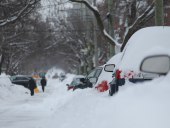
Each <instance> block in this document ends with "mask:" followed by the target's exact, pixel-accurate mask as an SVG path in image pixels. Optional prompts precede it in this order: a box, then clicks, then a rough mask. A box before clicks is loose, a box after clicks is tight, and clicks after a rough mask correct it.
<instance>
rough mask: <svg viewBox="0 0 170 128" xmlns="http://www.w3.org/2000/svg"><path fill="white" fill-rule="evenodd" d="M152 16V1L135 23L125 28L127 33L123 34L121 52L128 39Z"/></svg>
mask: <svg viewBox="0 0 170 128" xmlns="http://www.w3.org/2000/svg"><path fill="white" fill-rule="evenodd" d="M153 16H154V1H153V2H152V4H151V5H150V6H149V7H148V8H147V9H146V11H145V12H144V13H143V14H141V15H140V16H139V18H137V19H136V21H135V22H134V23H133V25H131V26H130V27H128V28H127V32H126V34H125V38H124V40H123V44H122V47H121V51H123V49H124V47H125V45H126V43H127V42H128V40H129V38H130V37H131V36H132V35H133V34H134V33H135V32H136V31H137V30H138V29H139V28H140V26H142V25H144V24H145V23H146V22H147V21H148V20H149V19H150V18H152V17H153Z"/></svg>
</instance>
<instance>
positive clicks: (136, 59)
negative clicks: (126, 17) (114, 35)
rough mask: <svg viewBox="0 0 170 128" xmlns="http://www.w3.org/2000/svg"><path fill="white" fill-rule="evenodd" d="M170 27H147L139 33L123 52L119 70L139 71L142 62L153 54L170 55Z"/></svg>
mask: <svg viewBox="0 0 170 128" xmlns="http://www.w3.org/2000/svg"><path fill="white" fill-rule="evenodd" d="M169 33H170V27H167V26H165V27H162V26H160V27H147V28H143V29H141V30H139V31H137V32H136V33H135V34H133V35H132V37H131V38H130V39H129V41H128V43H127V45H126V47H125V48H124V50H123V57H122V60H121V63H120V65H119V69H123V70H134V71H139V66H140V63H141V61H142V60H143V59H144V58H145V57H146V56H149V55H153V54H161V53H162V54H170V50H168V49H169V48H170V36H169Z"/></svg>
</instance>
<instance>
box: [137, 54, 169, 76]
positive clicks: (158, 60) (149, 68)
mask: <svg viewBox="0 0 170 128" xmlns="http://www.w3.org/2000/svg"><path fill="white" fill-rule="evenodd" d="M140 70H141V71H143V72H147V73H155V74H162V75H166V74H167V73H168V72H169V70H170V57H169V56H168V55H155V56H149V57H146V58H145V59H144V60H143V61H142V63H141V65H140Z"/></svg>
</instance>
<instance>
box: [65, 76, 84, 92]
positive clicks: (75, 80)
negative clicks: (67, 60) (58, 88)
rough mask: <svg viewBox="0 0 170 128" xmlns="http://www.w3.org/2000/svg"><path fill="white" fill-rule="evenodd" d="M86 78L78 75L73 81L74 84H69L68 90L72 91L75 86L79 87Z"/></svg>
mask: <svg viewBox="0 0 170 128" xmlns="http://www.w3.org/2000/svg"><path fill="white" fill-rule="evenodd" d="M84 78H85V76H83V75H76V76H75V77H74V78H73V80H72V82H71V83H70V84H67V90H71V89H73V88H74V87H75V86H78V85H79V84H81V81H80V80H81V79H84Z"/></svg>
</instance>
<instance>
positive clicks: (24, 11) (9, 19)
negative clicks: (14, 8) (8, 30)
mask: <svg viewBox="0 0 170 128" xmlns="http://www.w3.org/2000/svg"><path fill="white" fill-rule="evenodd" d="M39 1H40V0H29V1H28V3H27V4H26V5H25V6H24V7H23V8H22V9H20V10H19V11H18V12H17V13H16V12H14V13H13V14H12V15H10V16H9V17H7V18H5V19H2V20H0V27H3V26H5V25H7V24H9V23H12V22H15V21H16V20H18V19H19V18H21V17H23V16H25V15H27V14H28V13H30V11H31V10H32V9H33V8H34V5H36V4H37V3H38V2H39ZM11 13H12V12H11Z"/></svg>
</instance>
